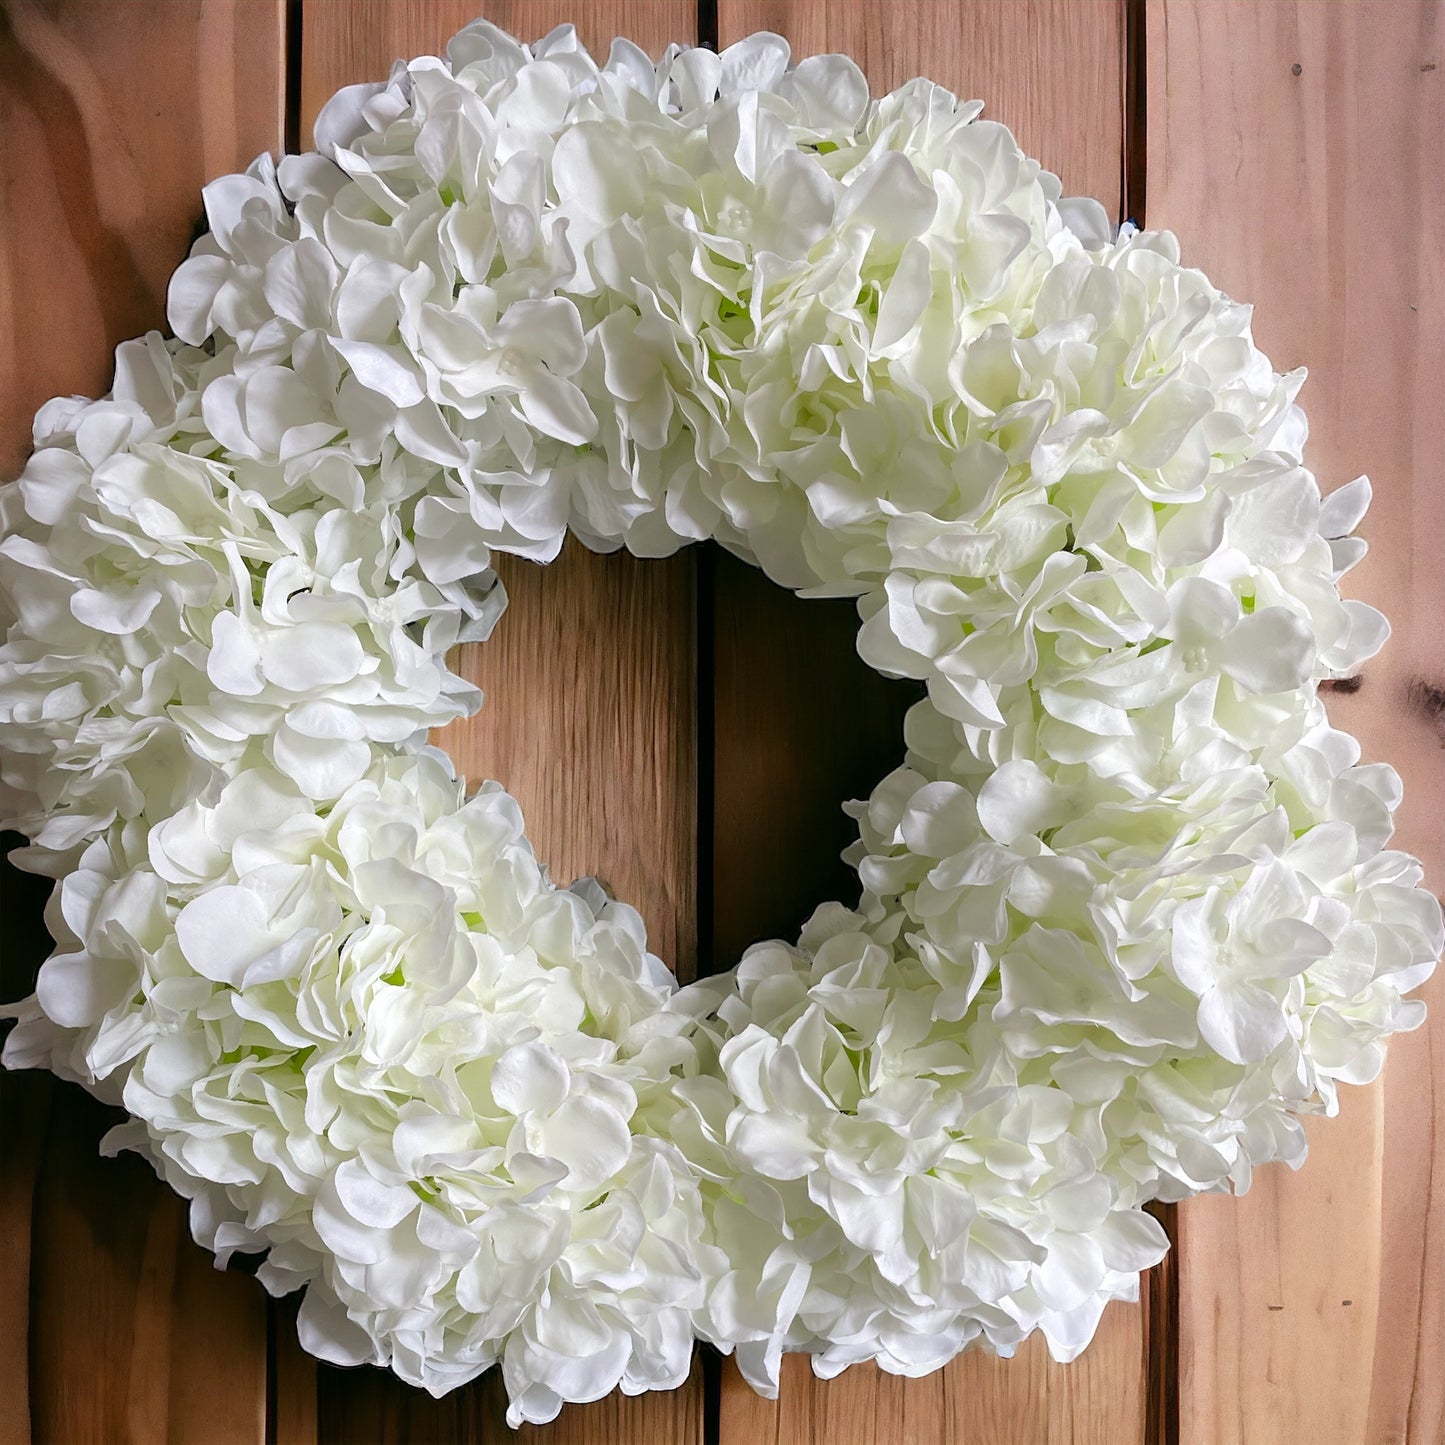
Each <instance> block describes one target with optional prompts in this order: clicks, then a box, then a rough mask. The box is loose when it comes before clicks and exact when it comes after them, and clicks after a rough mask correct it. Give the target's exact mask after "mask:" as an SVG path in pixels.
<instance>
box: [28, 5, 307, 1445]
mask: <svg viewBox="0 0 1445 1445" xmlns="http://www.w3.org/2000/svg"><path fill="white" fill-rule="evenodd" d="M283 20H284V9H283V4H282V3H281V0H205V3H200V4H197V3H194V0H146V3H141V0H121V3H111V4H107V5H94V4H86V3H81V0H51V3H48V4H38V3H33V0H6V3H5V4H4V5H3V7H0V136H3V137H4V144H3V146H0V476H5V477H9V476H13V475H14V474H15V473H16V472H17V471H18V470H19V468H20V466H21V464H22V463H23V461H24V459H25V456H26V454H27V452H28V451H29V448H30V419H31V416H32V414H33V413H34V411H35V409H36V408H37V407H38V406H39V405H40V404H41V403H42V402H44V401H45V400H47V399H48V398H49V397H51V396H54V395H58V394H59V395H63V394H65V393H71V392H79V393H83V394H86V395H91V396H96V395H99V394H100V393H101V392H102V391H104V390H105V389H106V387H107V386H108V384H109V380H110V373H111V349H112V348H113V347H114V346H115V344H116V343H117V342H120V341H123V340H125V339H126V338H128V337H131V336H134V335H137V334H139V333H141V332H143V331H145V330H146V329H148V328H149V327H153V326H159V325H163V324H164V295H165V286H166V281H167V279H168V278H169V276H170V273H171V271H172V270H173V269H174V267H175V265H176V264H177V263H178V262H179V261H180V260H181V259H182V258H183V257H184V255H185V253H186V249H187V246H188V244H189V241H190V237H191V234H192V232H193V230H194V228H195V225H196V222H197V220H198V218H199V216H200V214H201V202H200V187H201V185H202V183H203V182H204V181H205V180H206V179H208V178H209V177H211V176H214V175H217V174H220V173H222V172H225V171H228V170H234V169H236V168H238V167H241V166H244V165H245V164H246V163H247V162H249V161H250V160H251V158H252V157H253V156H255V155H256V153H257V152H259V151H261V150H265V149H268V148H275V147H276V146H277V145H278V143H279V139H280V135H281V126H282V121H283V113H282V102H283V86H282V57H283V39H284V36H283V29H284V25H283ZM29 882H31V880H21V879H18V878H16V877H15V875H14V874H13V872H11V873H10V875H9V876H8V877H7V878H6V880H5V882H4V885H3V887H0V901H3V909H4V921H3V930H4V938H5V944H4V952H5V955H6V967H5V977H4V980H3V986H4V991H5V992H4V996H5V997H6V998H15V997H18V996H19V995H21V994H23V993H26V992H28V991H29V988H30V985H31V982H32V980H33V974H34V969H35V968H36V967H37V966H38V964H39V962H40V959H41V958H42V957H43V956H44V952H45V945H44V944H43V943H42V942H41V941H40V938H41V936H42V935H43V929H41V928H40V927H39V919H38V909H37V902H38V900H39V898H40V897H43V894H40V893H38V892H37V891H36V890H34V889H33V888H27V887H26V884H27V883H29ZM27 934H29V935H30V939H29V941H27V938H26V935H27ZM0 1114H3V1117H4V1120H5V1127H4V1131H3V1138H0V1158H3V1168H0V1174H3V1180H4V1184H3V1189H0V1228H3V1236H4V1239H3V1245H0V1250H3V1262H4V1265H5V1282H4V1287H3V1290H0V1331H3V1338H4V1339H5V1340H6V1341H7V1342H8V1343H9V1344H10V1348H9V1349H7V1350H6V1351H5V1352H4V1356H3V1363H0V1438H3V1439H5V1440H7V1441H9V1440H15V1441H20V1440H25V1439H29V1438H32V1437H33V1438H34V1439H35V1440H37V1441H60V1442H65V1445H70V1442H89V1441H97V1442H111V1441H121V1440H144V1441H153V1440H166V1439H172V1440H182V1441H184V1440H198V1439H205V1440H208V1441H212V1440H213V1441H237V1442H239V1441H253V1442H260V1441H261V1440H262V1439H263V1438H264V1434H265V1383H266V1303H265V1298H264V1296H263V1295H261V1294H260V1292H259V1291H258V1290H257V1287H256V1286H255V1285H254V1284H253V1283H252V1282H251V1281H249V1280H245V1279H242V1278H240V1277H239V1276H235V1275H231V1276H226V1275H221V1274H218V1273H217V1272H216V1271H215V1270H214V1269H212V1268H211V1266H210V1259H209V1257H208V1256H207V1255H205V1254H204V1253H203V1252H202V1251H201V1250H199V1249H198V1248H197V1247H196V1246H195V1245H194V1244H192V1243H191V1242H190V1239H189V1237H188V1233H187V1230H186V1227H185V1208H184V1206H183V1205H182V1204H181V1202H180V1201H179V1200H177V1199H176V1198H175V1197H174V1196H173V1195H172V1194H171V1193H170V1191H169V1190H167V1189H165V1188H164V1187H163V1186H161V1185H160V1184H159V1183H158V1182H157V1181H156V1179H155V1178H154V1176H153V1175H152V1174H151V1173H150V1171H149V1169H148V1168H147V1167H146V1166H145V1165H144V1164H142V1163H141V1162H140V1161H138V1160H136V1159H133V1158H131V1159H125V1160H121V1161H117V1162H111V1161H107V1160H102V1159H100V1158H99V1157H98V1155H97V1144H98V1141H99V1139H100V1135H101V1134H102V1133H103V1132H104V1130H105V1128H107V1127H108V1126H109V1124H110V1123H112V1122H114V1119H113V1118H112V1117H111V1116H109V1115H108V1114H107V1112H106V1111H104V1110H102V1109H100V1108H99V1106H97V1105H95V1104H93V1103H92V1102H91V1101H89V1100H87V1099H86V1098H84V1096H83V1095H81V1093H80V1092H79V1091H78V1090H76V1089H73V1088H71V1087H69V1086H55V1085H52V1084H51V1083H50V1081H48V1080H46V1081H42V1080H40V1079H37V1078H24V1077H10V1076H6V1077H3V1078H0ZM32 1303H33V1310H32V1309H31V1308H30V1306H31V1304H32ZM27 1333H28V1337H29V1342H30V1348H29V1352H28V1354H29V1358H28V1360H27V1351H26V1349H25V1348H24V1347H23V1342H24V1341H25V1340H26V1339H27Z"/></svg>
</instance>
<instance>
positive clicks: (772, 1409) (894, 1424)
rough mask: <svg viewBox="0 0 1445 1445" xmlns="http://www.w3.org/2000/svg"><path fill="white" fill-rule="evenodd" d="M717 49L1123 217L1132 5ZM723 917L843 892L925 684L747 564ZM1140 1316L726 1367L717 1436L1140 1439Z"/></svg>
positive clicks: (1007, 0) (894, 25)
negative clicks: (774, 47) (841, 55)
mask: <svg viewBox="0 0 1445 1445" xmlns="http://www.w3.org/2000/svg"><path fill="white" fill-rule="evenodd" d="M718 21H719V42H720V43H721V44H723V45H726V44H728V43H730V42H731V41H733V40H736V39H739V38H740V37H742V36H744V35H746V34H748V33H750V32H751V31H754V30H760V29H770V30H776V31H778V32H779V33H780V34H783V35H785V36H787V38H788V39H789V41H790V42H791V43H792V46H793V50H794V54H795V55H796V56H802V55H807V54H811V53H815V52H820V51H828V50H839V51H845V52H846V53H848V54H850V55H852V56H853V57H854V59H856V60H857V61H858V62H859V64H860V65H862V66H863V68H864V70H865V71H866V72H867V74H868V78H869V80H870V82H871V83H872V86H873V89H874V91H875V92H878V91H881V90H886V89H888V88H890V87H892V86H895V85H899V84H901V83H902V82H903V81H905V80H907V79H909V78H910V77H911V76H914V75H927V76H928V77H929V78H930V79H933V80H937V81H939V82H941V83H942V84H945V85H947V86H949V87H950V88H951V89H953V90H954V91H955V92H957V93H959V94H960V95H963V96H967V97H972V96H982V97H983V98H984V99H985V101H986V102H987V111H986V113H987V114H988V115H990V116H992V117H993V118H994V119H996V120H1001V121H1003V122H1004V123H1005V124H1006V125H1008V126H1010V127H1011V128H1013V130H1014V131H1015V133H1016V134H1017V135H1018V137H1019V140H1020V143H1021V144H1022V145H1023V146H1024V147H1025V148H1026V149H1027V150H1028V151H1030V153H1031V154H1034V155H1036V156H1038V157H1039V158H1040V159H1042V160H1043V162H1044V163H1045V164H1046V165H1048V166H1049V167H1050V168H1051V169H1054V170H1056V171H1057V172H1059V174H1060V175H1061V176H1062V178H1063V181H1064V185H1065V189H1066V190H1068V191H1069V192H1071V193H1078V192H1083V193H1087V194H1092V195H1095V196H1097V197H1098V198H1099V199H1100V200H1102V201H1103V203H1104V204H1105V206H1106V207H1107V208H1108V209H1109V210H1110V211H1111V212H1117V210H1118V207H1119V205H1120V198H1121V193H1122V185H1123V159H1122V157H1123V110H1124V89H1125V87H1124V73H1123V64H1124V12H1123V7H1122V5H1114V4H1109V3H1099V4H1090V5H1077V4H1066V3H1015V0H1002V3H981V4H978V3H968V4H965V3H954V0H950V3H937V4H918V5H887V6H884V5H878V6H873V5H863V4H848V3H828V0H810V3H777V0H720V3H719V6H718ZM705 606H710V607H711V610H712V615H713V618H714V626H713V629H712V635H713V639H714V650H715V661H714V705H713V709H712V714H713V729H714V740H715V741H714V749H713V752H714V783H713V786H714V828H713V839H712V844H713V850H714V867H713V870H712V872H713V885H714V896H713V900H712V912H713V926H712V929H711V932H712V937H713V940H714V944H715V962H716V965H717V966H719V967H726V966H729V965H730V964H731V963H733V962H735V961H736V956H737V951H738V949H739V948H740V947H741V946H742V945H744V944H746V943H747V942H749V941H752V940H753V939H756V938H758V937H761V936H768V935H770V934H773V933H779V934H783V935H788V934H793V935H796V931H797V927H798V924H799V923H800V922H801V921H802V920H803V919H804V918H805V917H806V916H807V915H808V914H809V913H810V912H811V911H812V909H813V907H814V906H815V905H816V904H818V903H819V902H822V901H823V899H825V898H829V897H843V898H847V897H850V896H856V892H857V880H856V878H854V879H853V880H852V884H851V887H852V893H851V895H850V894H849V893H847V892H838V891H836V890H838V889H843V888H844V887H845V886H846V885H847V877H846V874H845V871H844V870H842V869H841V868H839V867H837V866H836V865H834V864H833V862H832V858H833V855H834V854H835V853H836V851H837V849H838V848H840V847H842V846H843V845H844V844H846V843H847V842H848V841H849V840H850V837H851V836H853V829H852V825H851V824H849V823H848V821H847V820H846V819H845V818H843V817H842V815H841V814H840V812H839V805H840V804H841V803H842V801H843V800H844V799H846V798H848V797H856V796H859V795H860V794H861V795H865V796H866V794H867V793H868V792H869V791H870V790H871V789H872V787H873V785H874V784H875V783H876V782H877V781H878V779H879V778H880V777H881V776H882V775H883V774H884V773H885V772H886V771H887V770H888V769H889V768H890V767H892V766H894V765H896V764H897V762H898V761H899V760H900V759H901V757H902V754H903V748H902V741H901V737H902V734H901V712H902V709H903V707H904V706H906V704H907V702H908V701H909V700H910V697H911V694H910V693H909V692H908V691H907V690H906V689H905V688H903V687H901V686H900V685H898V684H888V683H885V682H884V681H883V680H882V679H880V678H878V677H877V676H876V675H875V674H873V673H872V672H871V671H870V670H869V669H868V668H867V667H865V666H864V664H863V663H862V662H861V661H859V659H858V657H857V655H856V651H855V649H854V645H853V637H854V635H855V633H856V630H857V620H856V617H855V616H854V614H853V611H852V607H851V604H849V603H846V602H844V603H837V604H834V603H825V602H819V601H811V600H810V601H800V600H798V599H796V598H793V597H789V596H787V595H786V594H784V593H782V592H780V591H779V589H777V588H775V587H773V586H772V585H771V584H770V583H768V582H767V581H766V580H765V579H764V578H762V577H761V576H760V574H758V573H756V572H754V571H752V570H751V569H748V568H745V567H742V566H741V565H739V564H736V563H734V562H732V561H731V560H726V559H725V560H723V561H721V562H720V563H719V564H718V566H717V568H716V572H715V585H714V587H713V590H712V594H711V597H710V599H707V600H706V601H705ZM1146 1343H1147V1334H1146V1326H1145V1315H1144V1310H1143V1309H1142V1308H1141V1307H1139V1306H1125V1305H1113V1306H1111V1307H1110V1309H1109V1310H1108V1312H1107V1313H1106V1315H1105V1319H1104V1323H1103V1325H1102V1326H1101V1328H1100V1331H1099V1337H1098V1340H1097V1341H1096V1343H1095V1344H1094V1346H1093V1348H1092V1349H1091V1350H1090V1351H1089V1352H1088V1353H1087V1354H1086V1355H1085V1356H1084V1358H1083V1359H1082V1360H1080V1361H1079V1362H1078V1363H1077V1364H1075V1365H1072V1366H1069V1367H1063V1366H1059V1365H1055V1364H1053V1363H1052V1362H1051V1361H1050V1360H1049V1359H1048V1354H1047V1350H1046V1349H1044V1347H1043V1343H1042V1341H1034V1342H1032V1343H1031V1344H1030V1345H1029V1346H1028V1347H1026V1348H1025V1349H1024V1350H1022V1351H1020V1353H1019V1356H1018V1357H1017V1358H1016V1359H1014V1360H1011V1361H1004V1360H998V1359H996V1358H992V1357H990V1356H986V1355H984V1354H981V1353H970V1354H968V1355H966V1356H964V1357H963V1358H962V1359H960V1360H958V1361H956V1362H955V1363H954V1364H953V1365H951V1366H950V1367H949V1368H948V1369H947V1370H945V1371H943V1372H942V1373H941V1374H940V1375H937V1376H935V1377H932V1378H930V1379H925V1380H916V1381H915V1380H909V1381H904V1380H898V1379H892V1378H889V1377H887V1376H884V1375H882V1374H881V1373H880V1372H879V1371H877V1370H875V1369H873V1368H871V1367H863V1366H855V1367H854V1368H852V1369H850V1370H848V1371H846V1372H845V1373H844V1374H843V1375H841V1376H840V1377H839V1378H838V1379H836V1380H833V1381H831V1382H828V1383H821V1382H819V1381H817V1380H815V1379H814V1378H813V1377H812V1375H811V1374H810V1373H809V1372H808V1367H807V1362H806V1361H805V1360H803V1359H791V1360H789V1361H788V1362H787V1365H786V1368H785V1371H784V1378H783V1388H782V1391H781V1395H780V1398H779V1400H778V1402H777V1403H776V1404H773V1403H769V1402H767V1401H764V1400H760V1399H759V1398H758V1397H757V1396H755V1395H754V1394H753V1393H752V1391H751V1390H750V1389H749V1388H748V1387H747V1386H746V1385H745V1384H744V1383H743V1382H742V1380H741V1378H740V1377H739V1376H738V1374H737V1373H736V1371H735V1370H734V1369H733V1367H732V1365H731V1364H730V1363H728V1364H725V1365H724V1367H723V1375H722V1390H721V1402H720V1404H721V1416H720V1431H719V1439H720V1441H721V1445H752V1442H753V1441H776V1442H778V1445H812V1442H818V1445H822V1442H828V1445H833V1442H845V1441H846V1442H847V1445H865V1442H874V1441H876V1442H879V1445H883V1442H893V1441H908V1442H910V1445H944V1442H954V1441H959V1442H963V1441H966V1442H968V1445H976V1442H977V1445H993V1442H997V1445H1020V1442H1034V1441H1064V1440H1071V1441H1077V1442H1081V1445H1083V1442H1097V1445H1126V1442H1129V1441H1135V1440H1141V1439H1143V1438H1144V1417H1145V1407H1146V1396H1147V1389H1146Z"/></svg>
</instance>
